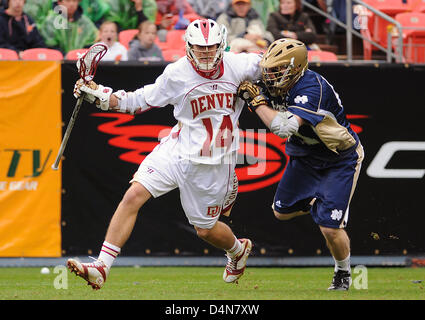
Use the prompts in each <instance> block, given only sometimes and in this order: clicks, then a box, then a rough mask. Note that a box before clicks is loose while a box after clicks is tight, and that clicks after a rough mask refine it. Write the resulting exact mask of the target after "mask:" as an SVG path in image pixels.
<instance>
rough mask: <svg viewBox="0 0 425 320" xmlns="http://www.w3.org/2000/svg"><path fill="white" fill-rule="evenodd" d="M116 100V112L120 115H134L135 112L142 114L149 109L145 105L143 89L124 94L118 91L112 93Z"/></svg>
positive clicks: (122, 91)
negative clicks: (120, 113)
mask: <svg viewBox="0 0 425 320" xmlns="http://www.w3.org/2000/svg"><path fill="white" fill-rule="evenodd" d="M113 95H114V96H116V97H117V99H118V108H119V109H118V110H117V111H119V112H122V113H130V114H135V113H136V112H143V111H146V110H148V109H149V106H148V104H147V103H146V100H145V96H144V92H143V88H141V89H138V90H136V91H135V92H125V91H124V90H119V91H117V92H114V93H113Z"/></svg>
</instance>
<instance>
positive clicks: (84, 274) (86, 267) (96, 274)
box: [66, 259, 109, 290]
mask: <svg viewBox="0 0 425 320" xmlns="http://www.w3.org/2000/svg"><path fill="white" fill-rule="evenodd" d="M94 260H95V261H94V262H92V263H81V262H79V261H77V260H75V259H68V261H67V263H66V265H67V267H68V269H69V270H70V271H71V272H73V273H75V274H76V275H77V276H79V277H81V278H83V279H84V280H86V281H87V284H88V285H90V286H91V287H92V288H93V289H94V290H99V289H100V288H102V287H103V284H104V283H105V281H106V277H107V276H108V274H109V269H108V268H107V267H106V265H105V263H103V261H102V260H96V259H94Z"/></svg>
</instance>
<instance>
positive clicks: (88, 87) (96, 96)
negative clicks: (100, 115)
mask: <svg viewBox="0 0 425 320" xmlns="http://www.w3.org/2000/svg"><path fill="white" fill-rule="evenodd" d="M82 92H84V93H85V95H84V100H86V101H87V102H89V103H95V104H96V107H98V108H100V109H102V110H109V98H110V97H111V94H112V88H109V87H104V86H102V85H101V84H96V83H95V82H94V81H90V82H89V83H87V84H86V83H85V82H84V81H83V80H82V79H80V80H78V81H77V82H76V83H75V86H74V97H75V98H77V99H78V98H79V97H80V96H81V94H82Z"/></svg>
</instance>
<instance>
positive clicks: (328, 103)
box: [284, 70, 359, 161]
mask: <svg viewBox="0 0 425 320" xmlns="http://www.w3.org/2000/svg"><path fill="white" fill-rule="evenodd" d="M284 105H285V106H286V107H287V109H288V111H290V112H292V113H293V114H296V115H297V116H299V117H301V118H302V119H304V120H305V121H306V122H307V123H308V124H307V125H302V126H301V127H300V128H299V130H298V132H297V133H296V134H294V135H292V136H291V137H290V138H289V139H288V141H287V143H286V153H287V154H288V155H290V156H307V155H308V156H310V157H312V158H316V159H321V160H324V161H335V160H339V159H341V158H344V157H346V156H348V155H349V154H350V153H352V152H354V151H355V149H356V146H357V145H358V143H359V138H358V136H357V134H356V133H355V132H354V131H353V130H352V129H351V127H350V124H349V122H348V121H347V119H346V116H345V112H344V108H343V106H342V103H341V100H340V98H339V96H338V94H337V93H336V92H335V90H334V88H333V87H332V85H331V84H330V83H329V82H328V81H327V80H326V79H325V78H324V77H322V76H321V75H320V74H318V73H316V72H314V71H312V70H307V71H306V72H305V73H304V76H302V77H301V78H300V79H299V80H298V82H297V83H296V84H295V86H294V87H292V89H290V90H289V92H288V94H287V95H286V97H285V101H284Z"/></svg>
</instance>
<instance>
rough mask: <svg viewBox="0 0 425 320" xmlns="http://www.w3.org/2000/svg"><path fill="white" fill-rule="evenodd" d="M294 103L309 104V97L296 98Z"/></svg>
mask: <svg viewBox="0 0 425 320" xmlns="http://www.w3.org/2000/svg"><path fill="white" fill-rule="evenodd" d="M294 102H295V103H302V104H306V103H307V102H308V97H307V96H296V97H295V99H294Z"/></svg>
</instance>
